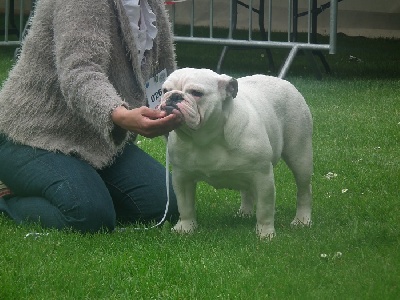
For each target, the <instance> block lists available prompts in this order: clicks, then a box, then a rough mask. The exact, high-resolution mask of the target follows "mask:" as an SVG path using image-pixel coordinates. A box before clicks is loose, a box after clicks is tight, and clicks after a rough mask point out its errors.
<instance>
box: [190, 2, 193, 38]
mask: <svg viewBox="0 0 400 300" xmlns="http://www.w3.org/2000/svg"><path fill="white" fill-rule="evenodd" d="M190 36H191V37H193V36H194V0H192V13H191V18H190Z"/></svg>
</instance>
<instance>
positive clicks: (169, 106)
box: [160, 93, 184, 115]
mask: <svg viewBox="0 0 400 300" xmlns="http://www.w3.org/2000/svg"><path fill="white" fill-rule="evenodd" d="M183 100H184V98H183V95H182V94H180V93H173V94H172V95H171V96H170V97H169V98H168V99H167V100H166V101H165V104H164V105H161V106H160V110H163V111H165V112H167V115H169V114H172V111H173V110H174V109H176V110H178V111H179V112H180V113H182V112H181V109H180V108H179V107H178V103H179V102H182V101H183Z"/></svg>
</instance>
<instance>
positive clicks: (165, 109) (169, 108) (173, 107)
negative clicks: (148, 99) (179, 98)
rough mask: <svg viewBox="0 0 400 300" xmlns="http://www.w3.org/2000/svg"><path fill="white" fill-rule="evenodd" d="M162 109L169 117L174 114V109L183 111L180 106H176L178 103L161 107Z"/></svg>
mask: <svg viewBox="0 0 400 300" xmlns="http://www.w3.org/2000/svg"><path fill="white" fill-rule="evenodd" d="M160 109H161V110H163V111H165V112H166V113H167V115H170V114H172V111H173V110H174V109H176V110H179V112H180V111H181V109H180V108H179V107H178V105H176V103H173V104H170V105H165V106H161V107H160Z"/></svg>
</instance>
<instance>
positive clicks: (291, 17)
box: [287, 0, 293, 42]
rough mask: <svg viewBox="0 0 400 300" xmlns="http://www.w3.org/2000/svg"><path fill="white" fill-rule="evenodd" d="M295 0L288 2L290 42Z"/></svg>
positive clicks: (289, 39) (289, 40)
mask: <svg viewBox="0 0 400 300" xmlns="http://www.w3.org/2000/svg"><path fill="white" fill-rule="evenodd" d="M292 2H293V0H289V3H288V30H287V31H288V42H291V34H292V19H293V5H292Z"/></svg>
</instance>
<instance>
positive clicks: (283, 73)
mask: <svg viewBox="0 0 400 300" xmlns="http://www.w3.org/2000/svg"><path fill="white" fill-rule="evenodd" d="M298 50H299V47H298V46H297V45H296V46H293V48H292V50H290V52H289V55H288V57H287V58H286V61H285V63H284V65H283V67H282V69H281V71H280V72H279V75H278V77H279V78H284V77H285V76H286V74H287V72H288V71H289V68H290V65H291V64H292V62H293V60H294V58H295V57H296V54H297V51H298Z"/></svg>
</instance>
